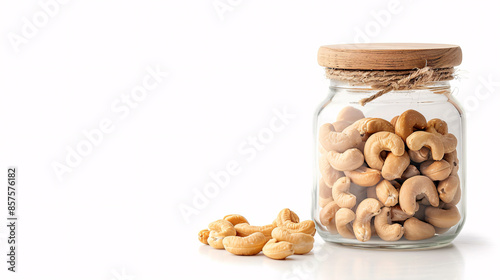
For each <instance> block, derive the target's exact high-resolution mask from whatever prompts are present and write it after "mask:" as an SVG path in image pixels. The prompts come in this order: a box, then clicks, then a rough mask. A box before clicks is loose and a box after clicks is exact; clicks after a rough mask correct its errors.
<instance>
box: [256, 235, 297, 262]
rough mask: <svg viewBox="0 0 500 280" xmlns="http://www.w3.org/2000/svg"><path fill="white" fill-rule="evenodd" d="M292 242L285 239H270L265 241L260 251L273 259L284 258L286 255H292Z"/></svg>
mask: <svg viewBox="0 0 500 280" xmlns="http://www.w3.org/2000/svg"><path fill="white" fill-rule="evenodd" d="M293 247H294V246H293V244H292V243H290V242H286V241H279V242H278V241H277V240H276V239H271V240H269V241H267V243H266V245H264V247H263V248H262V253H264V255H265V256H266V257H268V258H271V259H274V260H284V259H286V257H288V256H291V255H293V252H294V248H293Z"/></svg>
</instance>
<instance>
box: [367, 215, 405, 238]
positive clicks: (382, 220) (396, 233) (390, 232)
mask: <svg viewBox="0 0 500 280" xmlns="http://www.w3.org/2000/svg"><path fill="white" fill-rule="evenodd" d="M374 221H375V223H374V224H375V231H376V232H377V235H378V236H379V237H380V238H381V239H382V240H385V241H396V240H399V239H401V237H402V236H403V233H404V228H403V227H402V226H401V225H400V224H393V223H392V221H391V209H390V208H389V207H384V208H382V210H381V211H380V214H379V215H377V216H375V219H374Z"/></svg>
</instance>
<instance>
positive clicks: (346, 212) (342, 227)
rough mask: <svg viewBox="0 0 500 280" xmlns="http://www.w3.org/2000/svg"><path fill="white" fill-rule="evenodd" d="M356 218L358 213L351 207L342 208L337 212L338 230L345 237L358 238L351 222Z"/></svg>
mask: <svg viewBox="0 0 500 280" xmlns="http://www.w3.org/2000/svg"><path fill="white" fill-rule="evenodd" d="M354 219H356V214H355V213H354V211H352V210H351V209H349V208H340V209H339V210H338V211H337V213H336V214H335V224H336V226H337V231H338V232H339V234H340V235H341V236H342V237H344V238H356V237H355V236H354V233H353V229H352V225H351V222H352V221H354Z"/></svg>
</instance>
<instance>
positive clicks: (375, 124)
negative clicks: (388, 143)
mask: <svg viewBox="0 0 500 280" xmlns="http://www.w3.org/2000/svg"><path fill="white" fill-rule="evenodd" d="M352 128H354V129H356V130H357V131H358V132H359V134H361V137H362V140H363V141H366V139H368V137H370V135H372V134H374V133H377V132H380V131H388V132H394V127H393V126H392V124H391V123H390V122H388V121H386V120H384V119H379V118H364V119H360V120H357V121H356V122H354V123H353V124H352V125H350V126H349V129H352Z"/></svg>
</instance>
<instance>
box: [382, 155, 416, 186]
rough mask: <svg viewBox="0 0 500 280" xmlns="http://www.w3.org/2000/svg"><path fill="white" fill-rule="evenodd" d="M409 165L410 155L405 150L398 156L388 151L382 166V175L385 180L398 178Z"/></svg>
mask: <svg viewBox="0 0 500 280" xmlns="http://www.w3.org/2000/svg"><path fill="white" fill-rule="evenodd" d="M409 165H410V156H409V155H408V153H407V152H406V151H405V152H404V154H403V155H402V156H399V157H398V156H395V155H394V154H393V153H388V154H387V157H386V158H385V161H384V165H383V166H382V177H384V179H386V180H394V179H399V178H401V176H403V172H405V170H406V168H407V167H408V166H409Z"/></svg>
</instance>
